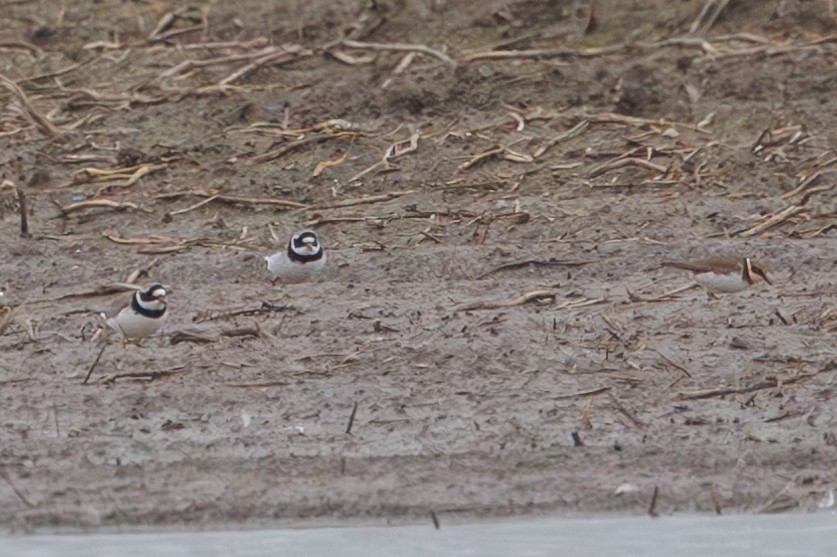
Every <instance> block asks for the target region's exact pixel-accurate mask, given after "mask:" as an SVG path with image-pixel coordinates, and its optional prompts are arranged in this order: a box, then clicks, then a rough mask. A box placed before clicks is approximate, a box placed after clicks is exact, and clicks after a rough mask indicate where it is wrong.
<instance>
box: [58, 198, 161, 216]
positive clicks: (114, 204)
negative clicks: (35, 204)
mask: <svg viewBox="0 0 837 557" xmlns="http://www.w3.org/2000/svg"><path fill="white" fill-rule="evenodd" d="M97 207H107V208H110V209H117V210H123V209H136V210H138V211H142V212H144V213H153V212H154V211H152V210H150V209H146V208H145V207H141V206H139V205H137V204H136V203H131V202H130V201H111V200H110V199H88V200H86V201H79V202H78V203H70V204H69V205H62V206H60V207H59V209H60V210H61V213H63V214H65V215H66V214H67V213H72V212H73V211H80V210H82V209H90V208H97Z"/></svg>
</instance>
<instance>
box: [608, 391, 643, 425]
mask: <svg viewBox="0 0 837 557" xmlns="http://www.w3.org/2000/svg"><path fill="white" fill-rule="evenodd" d="M608 396H609V397H610V402H611V404H612V405H613V407H614V408H616V410H617V411H618V412H619V413H620V414H621V415H622V416H624V417H625V418H626V419H627V420H628V422H630V424H631V425H632V426H634V427H635V428H637V429H642V428H644V427H645V423H644V422H643V421H642V420H640V419H639V418H637V417H636V416H634V415H633V414H632V413H631V412H629V411H628V409H627V408H625V407H624V406H623V405H622V403H621V402H619V400H618V399H617V398H616V397H615V396H613V395H612V394H611V393H608Z"/></svg>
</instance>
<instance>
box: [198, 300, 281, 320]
mask: <svg viewBox="0 0 837 557" xmlns="http://www.w3.org/2000/svg"><path fill="white" fill-rule="evenodd" d="M294 309H296V308H294V306H292V305H276V304H270V303H268V302H262V305H261V307H258V308H249V309H237V310H232V311H225V312H221V313H208V314H202V315H198V316H196V317H195V318H194V319H193V321H194V322H195V323H203V322H205V321H215V320H218V319H232V318H234V317H242V316H245V317H252V316H254V315H267V314H270V313H275V312H283V311H290V310H294Z"/></svg>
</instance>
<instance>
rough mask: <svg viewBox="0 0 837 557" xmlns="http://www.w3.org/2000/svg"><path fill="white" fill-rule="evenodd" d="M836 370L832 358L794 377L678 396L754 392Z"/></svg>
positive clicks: (712, 395) (696, 398)
mask: <svg viewBox="0 0 837 557" xmlns="http://www.w3.org/2000/svg"><path fill="white" fill-rule="evenodd" d="M834 370H837V360H832V361H831V362H829V363H828V364H827V365H826V366H825V367H823V368H822V369H819V370H817V371H813V372H800V373H798V374H796V375H794V376H792V377H782V378H780V377H768V378H767V379H762V380H761V381H758V382H756V383H754V384H752V385H748V386H745V387H716V388H713V389H701V390H698V391H689V392H683V393H678V395H677V398H678V399H680V400H698V399H703V398H713V397H717V396H727V395H740V394H746V393H752V392H755V391H761V390H764V389H773V388H776V387H778V386H780V385H789V384H791V383H796V382H798V381H801V380H802V379H806V378H808V377H813V376H815V375H819V374H820V373H824V372H827V371H834Z"/></svg>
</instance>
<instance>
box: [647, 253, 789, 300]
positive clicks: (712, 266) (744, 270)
mask: <svg viewBox="0 0 837 557" xmlns="http://www.w3.org/2000/svg"><path fill="white" fill-rule="evenodd" d="M663 265H665V266H668V267H675V268H677V269H684V270H686V271H691V272H692V274H694V277H695V282H696V283H698V284H699V285H701V286H702V287H704V288H705V289H707V290H708V291H709V292H711V293H729V292H740V291H741V290H744V289H745V288H747V287H749V286H751V285H752V284H754V283H756V282H758V281H760V280H763V281H764V282H766V283H767V284H773V283H772V282H770V279H769V278H768V277H767V267H765V265H764V264H763V263H761V262H760V261H756V260H755V259H751V258H749V257H743V258H741V257H707V258H705V259H695V260H692V261H663Z"/></svg>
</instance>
